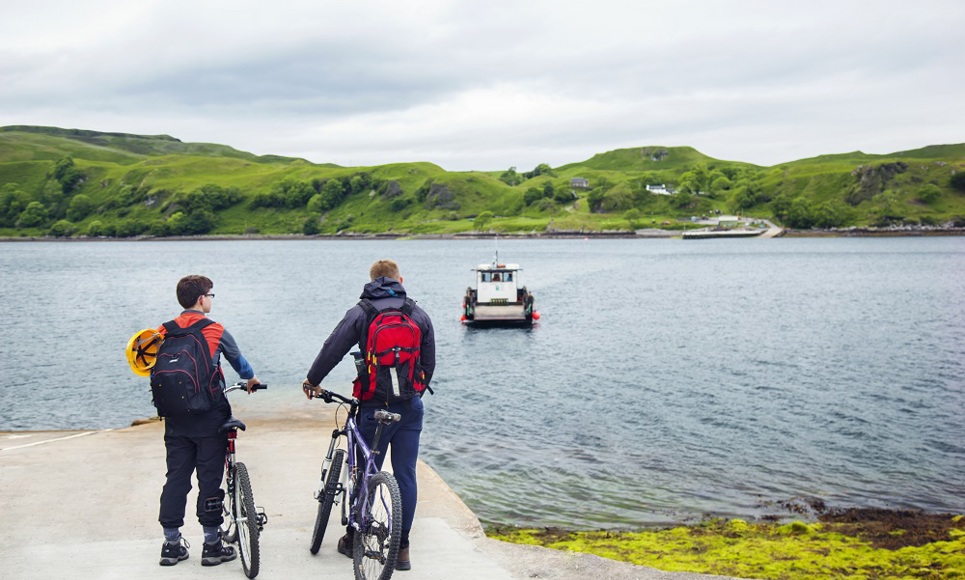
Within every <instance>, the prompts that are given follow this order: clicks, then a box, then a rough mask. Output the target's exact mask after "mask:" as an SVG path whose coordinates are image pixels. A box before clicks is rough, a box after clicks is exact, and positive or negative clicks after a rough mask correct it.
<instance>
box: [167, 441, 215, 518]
mask: <svg viewBox="0 0 965 580" xmlns="http://www.w3.org/2000/svg"><path fill="white" fill-rule="evenodd" d="M164 446H165V448H166V449H167V465H168V472H167V482H166V483H165V484H164V489H163V490H161V513H160V515H159V517H158V521H159V522H160V523H161V526H162V527H165V528H180V527H181V526H183V525H184V510H185V507H186V506H185V504H186V503H187V499H188V492H189V491H191V475H192V474H193V473H194V472H195V470H197V472H198V511H197V513H198V521H199V522H200V523H201V525H202V526H212V527H217V526H220V525H221V523H222V522H223V521H224V514H223V510H222V509H221V503H220V500H221V499H222V498H224V492H223V491H222V490H221V480H222V479H223V478H224V465H225V452H226V450H227V446H228V436H227V435H226V434H224V433H221V434H218V435H215V436H213V437H182V436H178V435H165V436H164ZM206 504H207V505H206ZM206 507H207V509H206ZM215 508H217V509H215Z"/></svg>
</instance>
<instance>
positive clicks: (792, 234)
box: [0, 226, 965, 242]
mask: <svg viewBox="0 0 965 580" xmlns="http://www.w3.org/2000/svg"><path fill="white" fill-rule="evenodd" d="M684 231H685V230H661V229H644V230H600V231H589V230H550V231H545V232H535V231H533V232H459V233H455V234H409V233H394V232H382V233H375V234H370V233H353V232H343V233H338V234H330V235H324V234H316V235H311V236H306V235H303V234H281V235H268V234H238V235H206V236H171V237H163V238H157V237H153V236H137V237H132V238H89V237H86V236H81V237H77V238H59V237H53V236H40V237H0V242H84V241H87V242H90V241H97V242H100V241H103V242H116V241H154V242H166V241H183V240H194V241H197V240H481V239H484V240H488V239H492V238H493V237H494V236H499V237H500V238H502V239H510V240H513V239H533V240H556V239H559V240H572V239H580V238H584V239H673V238H680V237H681V236H682V235H683V233H684ZM922 236H965V227H931V226H915V227H912V226H902V227H893V228H875V227H866V228H859V227H851V228H840V229H839V228H833V229H827V230H795V229H785V230H783V232H782V233H781V234H780V235H778V236H775V237H789V238H848V237H869V238H881V237H922Z"/></svg>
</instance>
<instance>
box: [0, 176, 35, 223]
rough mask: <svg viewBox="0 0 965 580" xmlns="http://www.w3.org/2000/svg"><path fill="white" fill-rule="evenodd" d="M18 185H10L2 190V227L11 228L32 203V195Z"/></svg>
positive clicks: (0, 206)
mask: <svg viewBox="0 0 965 580" xmlns="http://www.w3.org/2000/svg"><path fill="white" fill-rule="evenodd" d="M18 188H19V186H18V185H17V184H16V183H8V184H6V185H4V186H3V189H2V190H0V227H11V226H13V225H14V223H16V221H17V218H18V217H20V213H21V212H22V211H23V210H24V209H26V207H27V204H28V203H30V195H29V194H28V193H27V192H26V191H23V190H21V189H18Z"/></svg>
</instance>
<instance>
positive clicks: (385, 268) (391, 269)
mask: <svg viewBox="0 0 965 580" xmlns="http://www.w3.org/2000/svg"><path fill="white" fill-rule="evenodd" d="M382 276H385V277H386V278H392V279H393V280H398V279H399V265H398V264H396V263H395V262H393V261H392V260H379V261H377V262H376V263H374V264H372V267H371V268H369V278H370V279H372V280H375V279H376V278H379V277H382Z"/></svg>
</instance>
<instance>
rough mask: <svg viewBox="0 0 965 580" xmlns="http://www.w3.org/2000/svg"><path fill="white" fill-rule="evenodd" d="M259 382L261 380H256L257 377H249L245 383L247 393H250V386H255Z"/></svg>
mask: <svg viewBox="0 0 965 580" xmlns="http://www.w3.org/2000/svg"><path fill="white" fill-rule="evenodd" d="M260 384H261V381H259V380H258V377H251V378H250V379H248V384H247V385H245V386H246V389H247V391H248V394H249V395H250V394H251V391H252V387H255V386H257V385H260Z"/></svg>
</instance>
